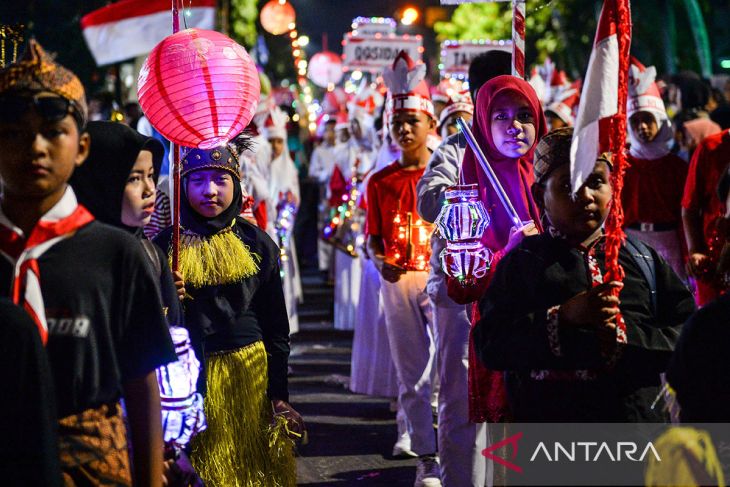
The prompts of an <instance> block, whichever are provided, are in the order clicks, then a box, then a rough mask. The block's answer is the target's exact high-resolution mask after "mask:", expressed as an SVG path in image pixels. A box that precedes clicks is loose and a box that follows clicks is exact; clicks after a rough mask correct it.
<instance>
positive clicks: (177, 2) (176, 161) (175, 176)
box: [172, 0, 182, 272]
mask: <svg viewBox="0 0 730 487" xmlns="http://www.w3.org/2000/svg"><path fill="white" fill-rule="evenodd" d="M181 3H182V1H181V0H172V33H173V34H177V33H178V32H179V31H180V6H181ZM172 188H173V196H172V270H173V271H176V272H177V271H178V270H179V267H180V265H179V262H180V146H179V145H178V144H172Z"/></svg>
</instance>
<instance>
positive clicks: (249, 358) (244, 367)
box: [191, 341, 296, 487]
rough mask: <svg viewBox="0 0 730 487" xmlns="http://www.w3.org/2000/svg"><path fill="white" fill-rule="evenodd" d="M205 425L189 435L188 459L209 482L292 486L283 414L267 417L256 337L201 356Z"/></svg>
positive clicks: (230, 486)
mask: <svg viewBox="0 0 730 487" xmlns="http://www.w3.org/2000/svg"><path fill="white" fill-rule="evenodd" d="M205 370H206V373H207V385H208V394H207V396H206V398H205V415H206V416H207V419H208V429H207V430H205V431H203V432H202V433H200V434H199V435H197V436H196V437H195V438H193V440H192V442H191V445H192V454H191V460H192V463H193V467H194V468H195V470H196V471H197V472H198V475H200V477H201V478H202V479H203V480H204V481H205V484H206V485H208V486H211V487H239V486H241V487H254V486H256V487H258V486H261V487H264V486H265V487H293V486H295V485H296V463H295V460H294V450H293V447H294V443H293V442H292V440H290V439H289V437H288V436H287V434H286V423H285V421H284V420H283V418H277V420H276V421H274V422H272V419H273V411H272V407H271V400H269V398H268V397H267V395H266V388H267V382H268V379H267V377H268V374H267V370H268V368H267V360H266V350H265V349H264V344H263V342H261V341H258V342H255V343H252V344H251V345H247V346H245V347H243V348H240V349H238V350H234V351H231V352H224V353H217V354H213V355H209V356H207V357H206V369H205Z"/></svg>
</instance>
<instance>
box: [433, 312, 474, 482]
mask: <svg viewBox="0 0 730 487" xmlns="http://www.w3.org/2000/svg"><path fill="white" fill-rule="evenodd" d="M432 306H433V317H434V329H435V338H436V359H437V360H436V363H437V365H438V376H439V379H440V381H441V388H440V390H439V397H438V399H439V402H438V424H439V427H438V445H439V458H440V460H441V483H442V484H443V485H444V487H462V486H463V487H466V486H474V487H482V486H483V485H484V481H485V476H486V469H487V464H486V459H485V458H484V456H483V455H482V453H481V452H482V450H483V449H484V448H485V447H486V445H485V443H486V427H487V426H486V424H484V423H482V424H474V423H472V422H470V421H469V407H468V395H469V390H468V382H467V381H468V378H467V377H468V376H467V373H468V367H469V355H468V350H469V329H470V327H471V324H470V320H469V316H468V315H467V307H466V306H459V305H454V306H437V305H436V304H432Z"/></svg>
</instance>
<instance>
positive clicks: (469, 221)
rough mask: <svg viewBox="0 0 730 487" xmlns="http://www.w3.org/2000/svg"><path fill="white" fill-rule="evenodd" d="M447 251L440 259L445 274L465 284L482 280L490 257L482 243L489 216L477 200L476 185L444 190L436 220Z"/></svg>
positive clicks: (443, 251)
mask: <svg viewBox="0 0 730 487" xmlns="http://www.w3.org/2000/svg"><path fill="white" fill-rule="evenodd" d="M436 224H437V225H438V229H439V231H440V232H441V235H443V236H444V238H446V248H445V249H444V250H442V251H441V255H440V256H439V258H440V260H441V267H442V268H443V270H444V272H445V273H446V274H448V275H449V276H451V277H454V278H456V279H458V280H459V281H460V282H462V283H464V284H467V283H471V282H473V281H474V280H476V279H479V278H481V277H484V275H485V274H486V273H487V270H489V265H490V262H491V254H490V252H489V250H487V249H486V248H485V247H484V245H482V243H481V238H482V235H484V231H485V230H486V229H487V227H488V226H489V215H488V214H487V211H486V209H485V208H484V205H483V204H482V202H481V201H480V200H479V186H478V185H476V184H468V185H458V186H452V187H450V188H449V189H447V190H446V204H445V205H444V207H443V208H441V213H439V216H438V218H437V219H436Z"/></svg>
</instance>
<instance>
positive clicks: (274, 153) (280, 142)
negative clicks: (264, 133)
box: [269, 138, 284, 159]
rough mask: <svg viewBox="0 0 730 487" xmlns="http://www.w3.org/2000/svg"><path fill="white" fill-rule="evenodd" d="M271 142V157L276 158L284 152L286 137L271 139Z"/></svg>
mask: <svg viewBox="0 0 730 487" xmlns="http://www.w3.org/2000/svg"><path fill="white" fill-rule="evenodd" d="M269 144H271V158H272V159H276V158H277V157H279V156H280V155H282V154H283V153H284V139H279V138H275V139H269Z"/></svg>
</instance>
